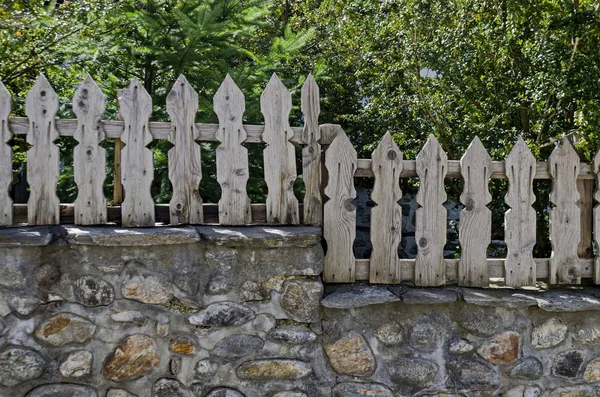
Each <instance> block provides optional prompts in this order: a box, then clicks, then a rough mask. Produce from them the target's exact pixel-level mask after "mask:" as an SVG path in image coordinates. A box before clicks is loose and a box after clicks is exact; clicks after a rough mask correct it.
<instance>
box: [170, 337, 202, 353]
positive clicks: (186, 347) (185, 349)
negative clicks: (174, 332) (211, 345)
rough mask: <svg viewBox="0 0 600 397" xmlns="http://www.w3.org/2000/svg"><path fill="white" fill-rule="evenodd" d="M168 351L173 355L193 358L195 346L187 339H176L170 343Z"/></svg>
mask: <svg viewBox="0 0 600 397" xmlns="http://www.w3.org/2000/svg"><path fill="white" fill-rule="evenodd" d="M170 349H171V351H172V352H173V353H177V354H182V355H184V356H193V355H194V354H196V346H195V345H194V343H193V342H191V341H190V340H188V339H187V338H178V339H175V340H173V341H172V342H171V346H170Z"/></svg>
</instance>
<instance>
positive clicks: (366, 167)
mask: <svg viewBox="0 0 600 397" xmlns="http://www.w3.org/2000/svg"><path fill="white" fill-rule="evenodd" d="M402 167H403V168H402V172H401V173H400V178H414V177H416V176H417V162H416V160H404V161H403V162H402ZM354 176H355V177H373V176H374V175H373V171H372V169H371V160H370V159H358V165H357V169H356V172H355V173H354ZM446 178H462V174H461V173H460V160H448V173H447V174H446ZM491 178H492V179H506V170H505V167H504V161H494V162H492V175H491ZM534 178H535V179H552V176H551V175H550V163H549V162H547V161H538V162H537V164H536V169H535V177H534ZM577 178H578V179H592V180H593V179H595V178H596V177H595V175H594V173H593V171H592V167H591V166H590V165H589V164H587V163H580V165H579V176H578V177H577Z"/></svg>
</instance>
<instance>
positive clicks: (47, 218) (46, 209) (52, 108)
mask: <svg viewBox="0 0 600 397" xmlns="http://www.w3.org/2000/svg"><path fill="white" fill-rule="evenodd" d="M58 106H59V103H58V96H57V95H56V93H55V92H54V90H53V89H52V87H51V86H50V83H49V82H48V80H47V79H46V77H45V76H44V75H43V74H41V75H40V77H38V79H37V80H36V82H35V84H34V85H33V88H32V89H31V91H29V93H28V94H27V97H26V98H25V111H26V112H27V115H28V116H29V133H28V134H27V143H29V144H30V145H31V148H30V149H29V150H28V151H27V182H28V183H29V188H30V194H29V201H28V202H27V206H28V209H29V212H28V223H29V225H31V226H34V225H58V224H59V222H60V202H59V200H58V196H57V195H56V184H57V183H58V177H59V174H60V170H59V162H60V156H59V150H58V147H57V146H56V145H55V144H54V141H55V140H56V139H58V137H59V135H58V131H57V130H56V128H55V127H54V118H55V117H56V112H57V111H58Z"/></svg>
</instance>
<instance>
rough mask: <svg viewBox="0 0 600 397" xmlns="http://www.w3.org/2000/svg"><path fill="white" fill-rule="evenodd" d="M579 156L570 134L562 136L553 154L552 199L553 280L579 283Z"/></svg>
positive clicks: (551, 168) (551, 159)
mask: <svg viewBox="0 0 600 397" xmlns="http://www.w3.org/2000/svg"><path fill="white" fill-rule="evenodd" d="M578 168H579V156H578V155H577V153H576V152H575V150H574V149H573V146H571V143H570V142H569V140H568V139H567V138H563V140H562V141H560V143H559V145H558V146H557V147H556V148H555V149H554V150H553V151H552V154H551V155H550V173H551V174H552V178H553V181H552V192H551V193H550V201H551V202H552V203H553V204H554V208H552V209H551V210H550V242H551V243H552V256H551V257H550V283H551V284H557V283H559V284H580V283H581V265H580V262H579V257H578V255H577V247H578V245H579V240H580V238H581V227H580V218H579V217H580V214H579V212H580V211H579V207H578V202H579V192H578V191H577V175H578V174H579V169H578Z"/></svg>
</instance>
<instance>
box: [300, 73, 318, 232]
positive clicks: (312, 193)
mask: <svg viewBox="0 0 600 397" xmlns="http://www.w3.org/2000/svg"><path fill="white" fill-rule="evenodd" d="M320 111H321V107H320V104H319V86H318V85H317V83H316V82H315V80H314V79H313V77H312V75H311V74H309V75H308V78H307V79H306V82H305V83H304V85H303V86H302V114H303V115H304V131H302V140H303V141H304V143H305V144H306V146H305V147H304V148H303V149H302V178H303V180H304V188H305V193H304V224H306V225H316V226H320V225H321V224H322V222H323V199H322V198H321V145H320V144H319V139H321V131H320V128H319V113H320Z"/></svg>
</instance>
